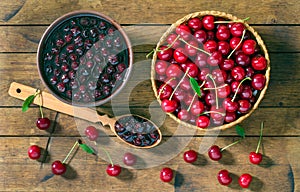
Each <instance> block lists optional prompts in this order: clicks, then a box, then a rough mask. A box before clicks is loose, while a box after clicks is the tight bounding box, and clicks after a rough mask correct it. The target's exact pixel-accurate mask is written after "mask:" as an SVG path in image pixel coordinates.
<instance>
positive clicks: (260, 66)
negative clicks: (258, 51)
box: [251, 56, 267, 71]
mask: <svg viewBox="0 0 300 192" xmlns="http://www.w3.org/2000/svg"><path fill="white" fill-rule="evenodd" d="M251 65H252V67H253V69H255V70H257V71H262V70H265V69H266V68H267V60H266V58H265V57H263V56H257V57H254V58H252V60H251Z"/></svg>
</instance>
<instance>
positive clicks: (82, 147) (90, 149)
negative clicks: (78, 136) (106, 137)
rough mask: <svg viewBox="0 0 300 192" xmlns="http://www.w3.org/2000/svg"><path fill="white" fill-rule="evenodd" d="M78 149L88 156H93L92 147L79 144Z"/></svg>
mask: <svg viewBox="0 0 300 192" xmlns="http://www.w3.org/2000/svg"><path fill="white" fill-rule="evenodd" d="M79 146H80V148H81V149H82V150H84V151H85V152H87V153H89V154H93V155H95V154H96V153H95V151H94V149H93V148H92V147H90V146H88V145H87V144H79Z"/></svg>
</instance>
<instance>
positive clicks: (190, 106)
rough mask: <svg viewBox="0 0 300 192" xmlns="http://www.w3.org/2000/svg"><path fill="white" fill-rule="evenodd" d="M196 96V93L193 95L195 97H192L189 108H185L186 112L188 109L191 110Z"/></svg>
mask: <svg viewBox="0 0 300 192" xmlns="http://www.w3.org/2000/svg"><path fill="white" fill-rule="evenodd" d="M196 95H197V93H195V95H194V96H193V99H192V101H191V104H190V105H189V107H188V108H187V111H190V109H191V107H192V104H193V102H194V100H195V98H196Z"/></svg>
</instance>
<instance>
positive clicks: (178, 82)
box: [169, 68, 190, 100]
mask: <svg viewBox="0 0 300 192" xmlns="http://www.w3.org/2000/svg"><path fill="white" fill-rule="evenodd" d="M189 70H190V68H187V70H186V72H185V73H184V75H183V77H182V78H181V79H180V81H179V82H178V84H177V86H176V87H175V89H174V90H173V92H172V94H171V96H170V98H169V100H171V99H172V97H173V95H174V93H175V91H176V90H177V89H178V87H179V86H180V84H181V82H182V81H183V79H184V78H185V76H186V75H187V74H188V72H189Z"/></svg>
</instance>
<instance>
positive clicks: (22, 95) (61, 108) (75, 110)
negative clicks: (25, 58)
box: [8, 82, 115, 126]
mask: <svg viewBox="0 0 300 192" xmlns="http://www.w3.org/2000/svg"><path fill="white" fill-rule="evenodd" d="M35 92H36V89H35V88H32V87H29V86H26V85H22V84H20V83H16V82H13V83H11V84H10V88H9V90H8V94H9V95H10V96H12V97H15V98H18V99H21V100H25V99H26V98H27V97H28V96H30V95H33V94H34V93H35ZM41 94H42V104H43V105H42V106H43V107H45V108H48V109H51V110H54V111H58V112H61V113H65V114H67V115H71V116H74V117H78V118H81V119H84V120H87V121H90V122H93V123H96V122H101V123H102V124H103V125H110V126H111V124H112V123H114V122H115V120H114V119H111V118H109V117H108V116H107V115H102V116H100V115H98V113H97V111H96V110H93V109H90V108H86V107H76V106H72V105H68V104H66V103H63V102H62V101H60V100H58V99H57V98H55V97H54V96H53V95H51V94H50V93H47V92H44V91H43V92H42V93H41ZM33 103H34V104H36V105H40V99H39V97H35V99H34V101H33Z"/></svg>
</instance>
